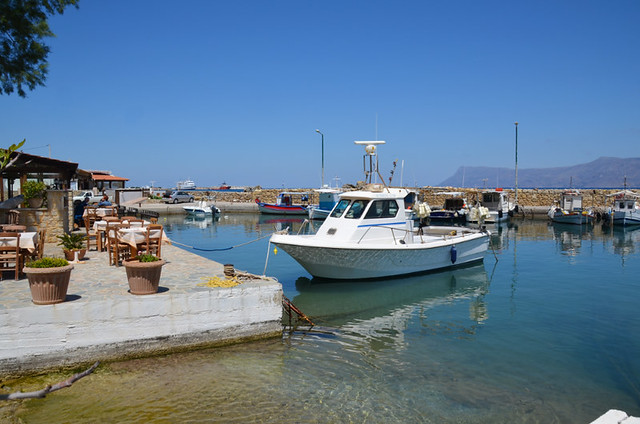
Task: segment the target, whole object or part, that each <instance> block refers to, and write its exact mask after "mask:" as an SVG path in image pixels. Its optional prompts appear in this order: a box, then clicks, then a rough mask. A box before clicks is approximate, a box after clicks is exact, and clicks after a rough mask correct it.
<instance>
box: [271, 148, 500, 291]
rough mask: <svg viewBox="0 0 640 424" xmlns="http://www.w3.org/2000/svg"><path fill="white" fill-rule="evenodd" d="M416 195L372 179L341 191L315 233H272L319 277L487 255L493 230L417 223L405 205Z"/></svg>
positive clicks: (444, 264) (367, 275)
mask: <svg viewBox="0 0 640 424" xmlns="http://www.w3.org/2000/svg"><path fill="white" fill-rule="evenodd" d="M357 143H358V144H365V142H357ZM375 143H376V144H381V143H384V142H375ZM375 150H376V148H375V144H370V145H367V146H366V152H367V155H368V156H375V154H376V153H375ZM370 159H371V160H370V161H369V162H370V163H373V162H374V161H373V160H372V158H370ZM376 167H377V166H376ZM375 171H377V169H375ZM365 175H372V172H369V173H368V174H367V173H365ZM413 199H414V193H412V192H411V191H409V190H407V189H404V188H392V187H387V186H385V185H383V184H369V185H368V186H366V188H365V190H360V191H350V192H346V193H342V194H340V201H339V202H338V203H337V204H336V205H335V207H334V208H333V210H332V211H331V213H330V214H329V216H328V217H327V218H326V219H325V221H324V222H323V223H322V225H321V226H320V228H319V229H318V231H317V232H316V233H315V234H312V235H293V234H273V235H272V236H271V239H270V241H271V243H273V244H275V245H276V246H278V247H279V248H281V249H282V250H284V251H285V252H287V253H288V254H289V255H290V256H291V257H293V258H294V259H295V260H296V261H297V262H298V263H299V264H300V265H302V266H303V267H304V268H305V269H306V270H307V271H308V272H309V273H310V274H311V275H313V276H314V277H319V278H329V279H372V278H381V277H390V276H396V275H405V274H414V273H420V272H425V271H430V270H435V269H441V268H448V267H452V266H457V265H461V264H467V263H471V262H475V261H481V260H483V258H484V254H485V253H486V251H487V248H488V246H489V235H490V233H489V232H488V231H486V230H482V229H472V228H465V227H443V226H418V227H417V228H416V227H414V221H413V219H412V216H411V215H410V214H408V213H407V209H406V208H407V204H408V203H412V202H413Z"/></svg>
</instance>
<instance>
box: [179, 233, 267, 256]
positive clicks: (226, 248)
mask: <svg viewBox="0 0 640 424" xmlns="http://www.w3.org/2000/svg"><path fill="white" fill-rule="evenodd" d="M277 232H278V231H274V232H273V233H269V234H265V235H264V236H262V237H258V238H257V239H254V240H250V241H247V242H245V243H240V244H236V245H234V246H230V247H219V248H212V249H204V248H202V247H195V246H191V245H188V244H184V243H179V242H177V241H174V240H171V243H172V244H179V245H180V246H184V247H188V248H190V249H193V250H200V251H201V252H222V251H224V250H231V249H234V248H236V247H241V246H245V245H247V244H251V243H255V242H256V241H260V240H262V239H264V238H266V237H269V236H271V234H275V233H277Z"/></svg>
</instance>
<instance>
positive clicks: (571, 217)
mask: <svg viewBox="0 0 640 424" xmlns="http://www.w3.org/2000/svg"><path fill="white" fill-rule="evenodd" d="M547 215H548V216H549V219H551V220H552V221H553V222H558V223H561V224H575V225H582V224H592V223H593V219H594V214H593V212H592V211H590V210H585V209H583V207H582V195H581V194H580V192H579V191H578V190H567V191H564V192H563V193H562V198H561V199H560V204H559V205H557V204H556V205H553V206H551V208H549V212H547Z"/></svg>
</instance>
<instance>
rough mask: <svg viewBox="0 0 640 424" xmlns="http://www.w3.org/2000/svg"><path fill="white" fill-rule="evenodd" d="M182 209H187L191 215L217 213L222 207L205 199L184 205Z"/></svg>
mask: <svg viewBox="0 0 640 424" xmlns="http://www.w3.org/2000/svg"><path fill="white" fill-rule="evenodd" d="M182 209H184V210H185V212H187V213H188V214H189V215H196V216H198V215H202V216H208V215H215V214H219V213H220V209H218V208H217V207H216V206H215V205H214V204H212V203H207V202H206V201H205V200H200V201H199V202H196V203H195V204H193V205H186V206H183V207H182Z"/></svg>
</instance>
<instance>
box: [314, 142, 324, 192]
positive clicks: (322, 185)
mask: <svg viewBox="0 0 640 424" xmlns="http://www.w3.org/2000/svg"><path fill="white" fill-rule="evenodd" d="M316 132H317V133H318V134H320V135H321V136H322V184H321V185H320V187H321V188H322V187H324V134H322V132H321V131H320V130H316Z"/></svg>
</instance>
